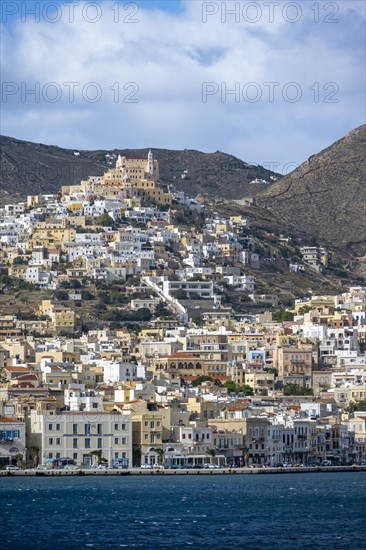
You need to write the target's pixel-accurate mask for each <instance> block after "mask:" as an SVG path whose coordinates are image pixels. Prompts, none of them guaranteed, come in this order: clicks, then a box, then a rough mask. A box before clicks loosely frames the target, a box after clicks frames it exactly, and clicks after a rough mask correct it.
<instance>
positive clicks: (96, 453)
mask: <svg viewBox="0 0 366 550" xmlns="http://www.w3.org/2000/svg"><path fill="white" fill-rule="evenodd" d="M89 456H96V457H97V464H98V466H99V465H100V464H105V463H106V462H108V460H107V459H106V458H104V457H103V451H102V449H97V450H95V451H90V453H89Z"/></svg>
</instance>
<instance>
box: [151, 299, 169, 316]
mask: <svg viewBox="0 0 366 550" xmlns="http://www.w3.org/2000/svg"><path fill="white" fill-rule="evenodd" d="M155 315H156V317H168V316H170V315H171V313H170V311H169V309H168V308H167V307H166V305H165V304H164V302H159V303H158V304H157V305H156V306H155Z"/></svg>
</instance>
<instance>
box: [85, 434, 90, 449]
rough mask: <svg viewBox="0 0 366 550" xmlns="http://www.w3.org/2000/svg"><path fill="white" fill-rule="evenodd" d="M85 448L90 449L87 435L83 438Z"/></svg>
mask: <svg viewBox="0 0 366 550" xmlns="http://www.w3.org/2000/svg"><path fill="white" fill-rule="evenodd" d="M85 449H90V438H89V437H87V438H86V439H85Z"/></svg>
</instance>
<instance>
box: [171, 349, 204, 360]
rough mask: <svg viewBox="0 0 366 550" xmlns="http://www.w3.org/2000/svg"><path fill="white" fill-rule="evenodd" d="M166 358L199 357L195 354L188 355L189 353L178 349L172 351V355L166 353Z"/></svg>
mask: <svg viewBox="0 0 366 550" xmlns="http://www.w3.org/2000/svg"><path fill="white" fill-rule="evenodd" d="M167 359H196V360H197V359H199V357H197V356H196V355H190V354H189V353H186V352H184V351H178V352H177V353H173V355H168V356H167Z"/></svg>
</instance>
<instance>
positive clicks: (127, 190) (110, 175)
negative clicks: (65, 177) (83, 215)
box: [62, 150, 173, 206]
mask: <svg viewBox="0 0 366 550" xmlns="http://www.w3.org/2000/svg"><path fill="white" fill-rule="evenodd" d="M78 188H79V189H80V191H81V192H84V193H87V192H91V191H92V192H93V194H94V195H98V194H101V195H103V196H104V197H107V196H109V197H114V198H115V197H117V196H120V197H124V198H126V199H130V198H134V197H135V198H139V199H140V200H141V201H151V202H155V203H157V204H161V205H167V206H170V205H171V204H172V200H173V195H172V194H171V193H169V192H168V190H167V189H166V188H165V187H164V186H163V185H162V183H161V182H160V172H159V161H158V160H157V159H155V158H154V156H153V154H152V152H151V150H150V151H149V153H148V155H147V158H128V157H125V156H121V155H119V156H118V158H117V161H116V166H115V168H110V169H109V170H108V171H107V172H105V173H104V174H103V175H102V176H99V177H97V178H95V177H92V178H89V180H87V181H83V182H81V184H80V185H79V186H64V187H63V188H62V194H63V195H70V194H74V193H75V192H76V191H78Z"/></svg>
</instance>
